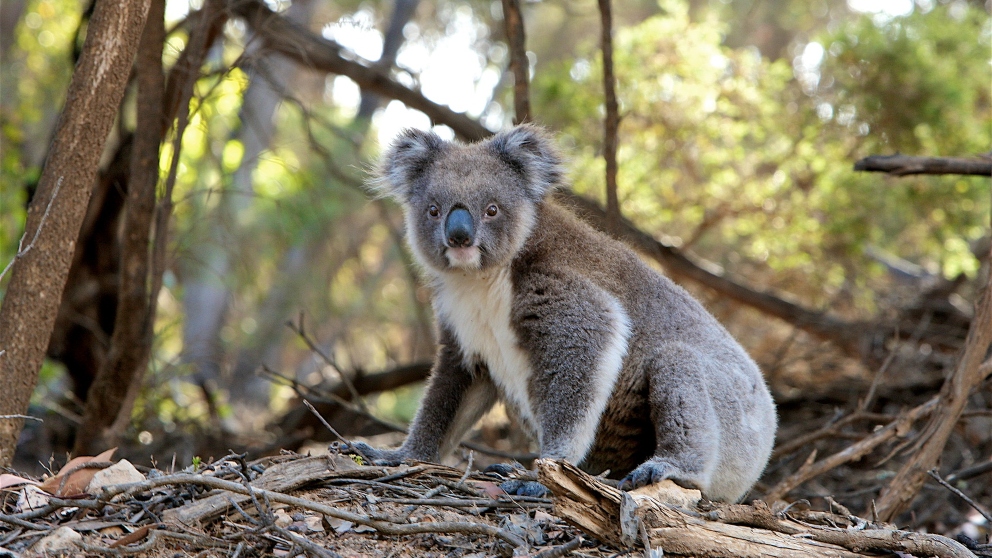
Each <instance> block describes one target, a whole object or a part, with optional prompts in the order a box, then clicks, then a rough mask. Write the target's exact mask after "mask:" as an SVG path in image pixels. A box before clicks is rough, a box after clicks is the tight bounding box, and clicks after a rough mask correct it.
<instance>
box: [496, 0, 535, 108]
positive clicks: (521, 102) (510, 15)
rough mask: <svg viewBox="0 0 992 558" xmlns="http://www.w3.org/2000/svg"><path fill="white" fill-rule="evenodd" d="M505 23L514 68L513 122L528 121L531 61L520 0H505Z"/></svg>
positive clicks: (512, 68)
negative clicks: (528, 55) (529, 59)
mask: <svg viewBox="0 0 992 558" xmlns="http://www.w3.org/2000/svg"><path fill="white" fill-rule="evenodd" d="M503 24H504V26H505V29H506V43H507V45H508V46H509V47H510V69H511V70H513V110H514V116H513V123H514V124H520V123H521V122H528V121H530V119H531V115H530V91H529V89H528V87H529V83H530V62H529V61H528V60H527V47H526V36H525V34H524V18H523V16H522V15H521V13H520V0H503Z"/></svg>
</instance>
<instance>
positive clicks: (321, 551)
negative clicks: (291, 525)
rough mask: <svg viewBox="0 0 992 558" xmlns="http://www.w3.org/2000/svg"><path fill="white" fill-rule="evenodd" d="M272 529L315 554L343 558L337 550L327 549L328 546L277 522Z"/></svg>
mask: <svg viewBox="0 0 992 558" xmlns="http://www.w3.org/2000/svg"><path fill="white" fill-rule="evenodd" d="M272 530H273V531H275V532H276V533H279V534H280V535H282V536H283V537H285V538H287V539H289V540H291V541H293V544H298V545H300V546H302V547H303V548H304V549H305V550H306V551H307V552H310V553H312V554H314V555H315V556H320V557H321V558H341V555H340V554H338V553H337V552H331V551H330V550H327V549H326V548H323V547H321V546H320V545H318V544H315V543H314V542H312V541H311V540H310V539H308V538H306V537H304V536H302V535H297V534H296V533H293V532H292V531H290V530H288V529H284V528H282V527H280V526H278V525H276V524H275V523H273V524H272Z"/></svg>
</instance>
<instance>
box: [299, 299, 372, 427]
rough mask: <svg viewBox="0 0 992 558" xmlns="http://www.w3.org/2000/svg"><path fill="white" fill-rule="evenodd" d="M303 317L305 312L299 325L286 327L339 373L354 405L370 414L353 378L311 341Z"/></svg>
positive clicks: (301, 315) (301, 313) (301, 314)
mask: <svg viewBox="0 0 992 558" xmlns="http://www.w3.org/2000/svg"><path fill="white" fill-rule="evenodd" d="M303 316H304V314H303V312H300V318H299V321H300V323H299V325H296V324H294V323H293V322H291V321H290V322H286V327H288V328H289V329H291V330H293V332H294V333H296V334H297V335H299V336H300V339H302V340H303V342H304V343H306V344H307V347H309V348H310V350H311V351H313V352H315V353H317V355H318V356H319V357H320V358H321V359H322V360H323V361H324V362H325V363H327V365H328V366H330V367H331V368H333V369H334V371H335V372H337V373H338V376H339V377H340V378H341V383H343V384H344V385H345V387H347V388H348V392H349V393H351V397H352V401H354V404H355V405H358V406H359V408H361V409H362V410H363V411H365V412H368V408H366V407H365V401H363V400H362V398H361V396H359V395H358V390H357V389H355V384H354V383H352V381H351V378H349V377H348V375H347V374H345V373H344V371H343V370H341V368H340V367H339V366H338V363H337V362H335V361H334V359H333V358H331V356H330V355H328V354H327V353H325V352H324V351H322V350H321V349H320V347H318V346H317V344H316V343H314V342H313V340H312V339H310V336H309V335H307V332H306V329H305V326H304V325H303V320H304V318H303Z"/></svg>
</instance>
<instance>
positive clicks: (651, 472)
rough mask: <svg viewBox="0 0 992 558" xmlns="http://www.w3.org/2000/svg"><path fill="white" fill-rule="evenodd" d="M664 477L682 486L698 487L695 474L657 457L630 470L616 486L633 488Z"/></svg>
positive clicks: (627, 488)
mask: <svg viewBox="0 0 992 558" xmlns="http://www.w3.org/2000/svg"><path fill="white" fill-rule="evenodd" d="M665 479H670V480H671V481H672V482H674V483H675V484H677V485H679V486H681V487H682V488H695V489H698V488H699V486H697V485H698V482H697V481H696V476H695V475H691V474H688V473H686V472H685V471H683V470H682V469H680V468H679V467H676V466H675V465H672V464H671V463H669V462H667V461H665V460H663V459H657V458H655V459H649V460H648V461H645V462H644V463H642V464H641V465H640V466H639V467H638V468H636V469H634V470H633V471H631V472H630V474H628V475H627V476H626V477H624V478H623V480H621V481H620V483H619V484H618V485H617V488H619V489H620V490H633V489H635V488H640V487H642V486H647V485H649V484H654V483H656V482H661V481H663V480H665Z"/></svg>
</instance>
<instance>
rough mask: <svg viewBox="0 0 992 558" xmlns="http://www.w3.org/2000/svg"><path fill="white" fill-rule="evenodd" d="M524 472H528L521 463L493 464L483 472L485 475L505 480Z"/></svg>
mask: <svg viewBox="0 0 992 558" xmlns="http://www.w3.org/2000/svg"><path fill="white" fill-rule="evenodd" d="M523 471H526V469H524V466H523V465H521V464H519V463H493V464H492V465H490V466H488V467H486V468H485V469H483V470H482V472H483V473H485V474H489V475H496V476H498V477H501V478H504V479H506V478H510V477H512V476H514V475H515V474H519V473H521V472H523Z"/></svg>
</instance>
